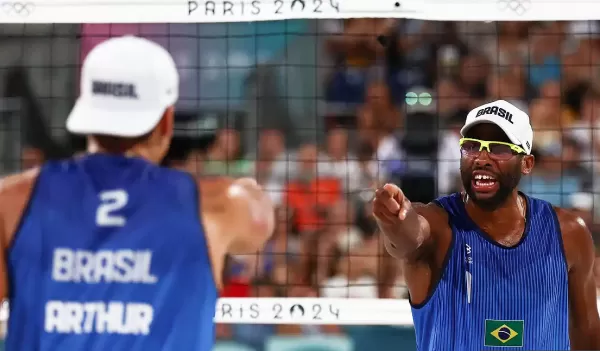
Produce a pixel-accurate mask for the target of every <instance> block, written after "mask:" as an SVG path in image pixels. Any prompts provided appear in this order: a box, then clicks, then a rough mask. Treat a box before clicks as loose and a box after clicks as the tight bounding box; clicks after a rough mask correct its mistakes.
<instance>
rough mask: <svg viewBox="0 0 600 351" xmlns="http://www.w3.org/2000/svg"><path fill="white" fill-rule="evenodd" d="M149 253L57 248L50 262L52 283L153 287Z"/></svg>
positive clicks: (150, 253)
mask: <svg viewBox="0 0 600 351" xmlns="http://www.w3.org/2000/svg"><path fill="white" fill-rule="evenodd" d="M151 265H152V251H149V250H143V251H133V250H116V251H108V250H102V251H98V252H91V251H85V250H70V249H65V248H57V249H55V250H54V256H53V260H52V279H54V280H55V281H58V282H75V283H142V284H154V283H156V282H157V281H158V278H157V277H156V276H155V275H153V274H152V273H151V272H150V270H151Z"/></svg>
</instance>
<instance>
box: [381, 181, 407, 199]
mask: <svg viewBox="0 0 600 351" xmlns="http://www.w3.org/2000/svg"><path fill="white" fill-rule="evenodd" d="M383 190H385V191H386V192H387V193H388V194H389V195H390V197H391V198H393V199H398V198H399V197H401V196H402V195H403V193H402V190H400V188H399V187H398V186H397V185H394V184H390V183H388V184H386V185H384V186H383Z"/></svg>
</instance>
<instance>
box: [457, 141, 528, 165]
mask: <svg viewBox="0 0 600 351" xmlns="http://www.w3.org/2000/svg"><path fill="white" fill-rule="evenodd" d="M484 149H485V150H486V151H487V153H488V155H490V157H491V158H494V159H500V160H507V159H509V158H511V157H513V156H515V155H519V154H526V152H525V150H524V149H523V148H522V147H520V146H519V145H515V144H511V143H505V142H502V141H487V140H479V139H472V138H462V139H460V152H461V153H462V154H463V155H464V156H468V157H473V156H478V155H479V154H480V153H481V151H483V150H484Z"/></svg>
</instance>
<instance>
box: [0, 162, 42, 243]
mask: <svg viewBox="0 0 600 351" xmlns="http://www.w3.org/2000/svg"><path fill="white" fill-rule="evenodd" d="M39 173H40V170H39V168H34V169H30V170H28V171H25V172H21V173H16V174H12V175H9V176H6V177H4V178H1V179H0V217H1V220H2V228H1V229H2V240H3V244H4V245H5V247H6V246H8V245H10V243H11V241H12V238H13V236H14V235H15V232H16V230H17V226H18V225H19V222H20V220H21V216H22V215H23V212H24V211H25V207H26V206H27V203H28V202H29V198H30V196H31V193H32V191H33V188H34V186H35V182H36V180H37V177H38V175H39Z"/></svg>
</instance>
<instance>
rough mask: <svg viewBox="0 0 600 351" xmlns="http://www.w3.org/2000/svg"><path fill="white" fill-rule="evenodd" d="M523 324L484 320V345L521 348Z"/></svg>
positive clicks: (522, 322)
mask: <svg viewBox="0 0 600 351" xmlns="http://www.w3.org/2000/svg"><path fill="white" fill-rule="evenodd" d="M524 327H525V322H524V321H522V320H520V321H499V320H495V319H486V320H485V345H484V346H496V347H498V346H504V347H523V329H524Z"/></svg>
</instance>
